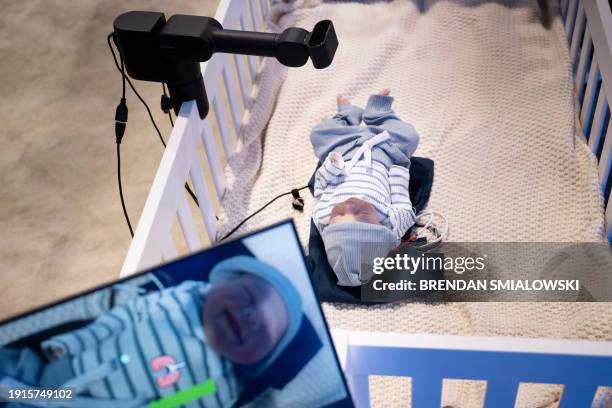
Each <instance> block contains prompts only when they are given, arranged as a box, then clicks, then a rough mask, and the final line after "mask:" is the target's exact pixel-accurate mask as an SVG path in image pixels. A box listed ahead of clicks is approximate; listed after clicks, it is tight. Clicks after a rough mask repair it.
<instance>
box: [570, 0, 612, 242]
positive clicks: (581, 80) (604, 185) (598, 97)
mask: <svg viewBox="0 0 612 408" xmlns="http://www.w3.org/2000/svg"><path fill="white" fill-rule="evenodd" d="M561 14H562V16H563V18H564V21H565V30H566V32H567V36H568V40H569V44H570V58H571V61H572V65H573V68H574V78H575V85H576V103H577V106H578V109H577V110H578V114H579V121H580V125H581V129H582V135H583V136H584V138H585V140H586V141H587V143H588V145H589V147H590V148H591V150H592V152H593V154H594V155H595V157H596V158H597V160H598V162H599V180H600V183H601V190H602V194H603V198H604V204H605V208H606V210H605V219H606V229H607V235H608V240H609V241H612V205H611V204H610V188H611V187H612V177H611V176H610V169H611V167H612V136H611V135H610V134H611V133H612V127H611V126H610V108H611V106H612V13H611V12H610V5H609V3H608V1H607V0H584V1H579V0H562V1H561Z"/></svg>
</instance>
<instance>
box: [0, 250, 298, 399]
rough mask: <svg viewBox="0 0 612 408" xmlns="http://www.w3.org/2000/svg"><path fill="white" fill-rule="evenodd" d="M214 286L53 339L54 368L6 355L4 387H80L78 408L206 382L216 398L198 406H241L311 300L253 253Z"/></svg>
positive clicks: (1, 356) (179, 291)
mask: <svg viewBox="0 0 612 408" xmlns="http://www.w3.org/2000/svg"><path fill="white" fill-rule="evenodd" d="M209 280H210V284H207V283H204V282H197V281H186V282H183V283H181V284H180V285H178V286H176V287H172V288H167V289H164V290H162V291H160V292H155V293H152V294H147V295H144V296H141V297H138V298H136V299H134V300H132V301H130V302H127V303H125V304H123V305H119V306H117V307H115V308H113V309H111V310H109V311H108V312H106V313H104V314H102V315H100V316H99V317H98V318H97V319H96V320H95V321H94V322H93V323H91V324H89V325H88V326H86V327H84V328H81V329H78V330H74V331H71V332H68V333H64V334H61V335H58V336H54V337H52V338H50V339H48V340H46V341H44V342H43V344H42V349H43V351H46V352H47V353H48V355H49V357H50V360H51V361H50V362H43V361H42V359H41V358H40V357H38V355H36V354H35V353H34V352H33V351H32V350H30V349H27V348H25V349H20V350H15V349H7V348H5V349H0V384H2V385H4V386H9V385H10V386H13V387H16V386H23V385H29V386H32V385H37V386H47V387H54V386H61V387H67V388H74V390H75V391H74V392H75V394H76V395H77V396H76V398H75V399H73V400H72V403H73V404H74V405H75V406H87V407H109V406H111V407H113V406H117V407H119V406H120V407H138V406H143V405H146V404H149V403H151V402H152V401H156V400H159V399H160V398H163V397H167V396H170V395H173V394H175V393H176V392H178V391H180V390H186V389H189V388H191V387H193V386H196V385H197V384H204V383H206V384H208V389H209V390H210V392H209V393H208V395H203V396H201V397H200V398H199V399H198V400H197V401H194V402H193V403H192V404H188V406H190V407H191V406H215V407H226V406H227V407H230V406H233V405H234V403H235V402H236V401H237V400H238V398H239V395H240V393H241V391H242V389H243V385H244V381H245V380H246V379H248V378H253V377H256V376H258V375H260V374H261V373H262V372H263V371H264V370H265V369H266V368H268V367H269V366H270V365H271V364H272V363H273V362H274V361H275V360H276V359H277V357H278V356H279V355H280V353H281V352H282V351H283V350H284V349H285V348H286V347H287V345H288V344H289V343H290V342H291V341H292V339H293V338H294V336H295V335H296V333H297V331H298V329H299V327H300V324H301V319H302V313H303V312H302V305H301V300H300V299H301V298H300V295H299V293H298V292H297V290H296V289H295V287H294V286H293V285H292V284H291V282H290V281H289V280H288V279H287V278H286V277H285V276H284V275H282V274H281V273H280V272H279V271H278V270H276V269H275V268H273V267H272V266H270V265H268V264H265V263H263V262H261V261H259V260H256V259H255V258H252V257H247V256H237V257H233V258H229V259H227V260H225V261H223V262H220V263H219V264H217V265H216V266H215V267H214V268H213V270H212V271H211V273H210V278H209ZM2 377H4V378H2ZM22 384H23V385H22Z"/></svg>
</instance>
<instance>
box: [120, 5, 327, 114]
mask: <svg viewBox="0 0 612 408" xmlns="http://www.w3.org/2000/svg"><path fill="white" fill-rule="evenodd" d="M113 27H114V36H113V38H114V40H115V43H116V45H117V46H118V47H119V50H120V52H121V55H122V57H123V59H124V64H125V68H126V70H127V74H128V75H129V76H130V77H132V78H134V79H139V80H143V81H153V82H163V83H166V84H168V90H169V92H170V100H171V102H172V107H173V108H174V111H175V113H178V111H179V109H180V107H181V104H182V103H183V102H184V101H188V100H193V99H195V100H196V103H197V106H198V111H199V114H200V118H202V119H204V118H205V117H206V115H207V113H208V99H207V97H206V90H205V88H204V80H203V79H202V73H201V71H200V64H199V63H200V62H204V61H208V60H209V59H210V58H211V57H212V55H213V54H214V53H215V52H224V53H231V54H246V55H259V56H264V57H275V58H276V59H277V60H278V61H279V62H280V63H281V64H283V65H286V66H289V67H300V66H302V65H304V64H306V62H308V58H310V59H311V60H312V63H313V65H314V67H315V68H317V69H321V68H325V67H328V66H329V65H330V64H331V62H332V60H333V58H334V54H335V52H336V49H337V48H338V38H337V37H336V32H335V30H334V25H333V23H332V22H331V21H330V20H323V21H319V22H318V23H317V24H316V25H315V26H314V29H313V30H312V32H308V31H306V30H304V29H302V28H296V27H291V28H287V29H286V30H284V31H283V32H282V33H280V34H275V33H261V32H253V31H238V30H226V29H224V28H223V27H222V26H221V24H220V23H219V22H218V21H217V20H215V19H214V18H210V17H200V16H188V15H180V14H177V15H174V16H172V17H170V19H169V20H168V21H166V17H165V16H164V14H163V13H158V12H150V11H130V12H127V13H124V14H121V15H120V16H119V17H117V18H116V19H115V21H114V23H113Z"/></svg>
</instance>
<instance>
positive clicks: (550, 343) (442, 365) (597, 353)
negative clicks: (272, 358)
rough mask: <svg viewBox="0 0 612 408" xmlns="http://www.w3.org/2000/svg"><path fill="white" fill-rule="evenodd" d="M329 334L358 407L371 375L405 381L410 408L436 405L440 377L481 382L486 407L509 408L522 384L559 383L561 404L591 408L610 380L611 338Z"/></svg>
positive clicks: (365, 395) (364, 403)
mask: <svg viewBox="0 0 612 408" xmlns="http://www.w3.org/2000/svg"><path fill="white" fill-rule="evenodd" d="M332 335H333V339H334V345H335V347H336V350H337V352H338V356H339V359H340V362H341V365H342V366H343V368H344V371H345V375H346V377H347V381H348V383H349V387H350V388H351V394H352V396H353V400H354V402H355V405H356V406H357V407H360V408H361V407H369V406H370V395H369V388H370V387H369V376H375V375H376V376H387V377H388V376H391V377H396V378H397V377H400V378H404V379H408V378H410V380H411V388H412V405H411V406H412V407H413V408H422V407H423V408H429V407H439V406H441V397H442V387H443V381H444V380H445V379H453V380H458V379H460V380H472V381H484V382H486V390H485V395H484V398H483V399H484V401H483V406H484V407H487V408H488V407H495V408H504V407H514V406H515V401H516V399H517V391H518V387H519V384H521V383H538V384H562V385H563V392H562V395H561V400H560V404H559V407H561V408H564V407H570V408H573V407H590V406H591V402H592V401H593V398H594V397H595V394H596V392H597V389H598V387H600V386H610V385H611V384H612V378H610V372H612V343H610V342H586V341H580V342H578V341H568V340H550V339H546V340H544V339H519V338H503V337H460V336H434V335H413V334H401V333H372V332H346V331H341V330H338V331H336V330H335V331H333V333H332ZM434 362H435V363H434ZM406 393H408V390H406Z"/></svg>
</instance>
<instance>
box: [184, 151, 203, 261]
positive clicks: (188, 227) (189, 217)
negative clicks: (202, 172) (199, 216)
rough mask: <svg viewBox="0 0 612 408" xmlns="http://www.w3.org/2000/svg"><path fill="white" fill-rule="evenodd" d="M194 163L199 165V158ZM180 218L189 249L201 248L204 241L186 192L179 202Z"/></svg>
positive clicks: (192, 250) (193, 250)
mask: <svg viewBox="0 0 612 408" xmlns="http://www.w3.org/2000/svg"><path fill="white" fill-rule="evenodd" d="M194 165H196V166H198V165H199V163H198V162H197V160H196V161H195V163H194ZM178 219H179V224H180V225H181V230H183V235H184V237H185V242H186V243H187V248H189V251H191V252H195V251H197V250H199V249H201V248H202V241H201V240H200V235H199V233H198V229H197V228H196V223H195V219H194V218H193V214H192V213H191V208H189V204H188V203H187V199H186V198H185V195H184V194H183V197H182V199H181V201H180V202H179V208H178Z"/></svg>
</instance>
